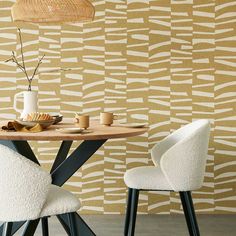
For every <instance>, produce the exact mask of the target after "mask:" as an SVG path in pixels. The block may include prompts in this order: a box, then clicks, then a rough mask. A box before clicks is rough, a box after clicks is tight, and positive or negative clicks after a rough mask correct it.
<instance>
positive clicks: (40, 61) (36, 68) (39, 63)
mask: <svg viewBox="0 0 236 236" xmlns="http://www.w3.org/2000/svg"><path fill="white" fill-rule="evenodd" d="M44 57H45V54H44V55H43V56H42V57H41V58H40V59H39V62H38V64H37V66H36V67H35V69H34V73H33V75H32V76H31V79H30V80H31V81H32V80H33V78H34V76H35V75H36V73H37V70H38V68H39V66H40V65H41V64H42V61H43V58H44Z"/></svg>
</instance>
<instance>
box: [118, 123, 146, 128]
mask: <svg viewBox="0 0 236 236" xmlns="http://www.w3.org/2000/svg"><path fill="white" fill-rule="evenodd" d="M146 125H147V124H144V123H120V126H122V127H126V128H143V127H145V126H146Z"/></svg>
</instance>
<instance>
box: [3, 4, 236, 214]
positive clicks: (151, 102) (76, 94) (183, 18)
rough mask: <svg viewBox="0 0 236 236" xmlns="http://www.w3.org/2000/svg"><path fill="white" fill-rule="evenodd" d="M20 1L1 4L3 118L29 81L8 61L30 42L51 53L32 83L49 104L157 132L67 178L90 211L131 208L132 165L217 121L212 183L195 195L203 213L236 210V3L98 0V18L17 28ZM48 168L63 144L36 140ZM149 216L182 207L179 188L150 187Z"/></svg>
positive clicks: (144, 205) (29, 52) (143, 207)
mask: <svg viewBox="0 0 236 236" xmlns="http://www.w3.org/2000/svg"><path fill="white" fill-rule="evenodd" d="M13 2H14V1H13V0H1V1H0V119H9V118H15V116H16V113H15V112H14V110H13V108H12V103H13V96H14V94H15V93H16V92H19V91H22V90H24V89H26V83H25V78H24V76H23V74H22V73H20V71H18V70H17V69H16V67H15V66H14V65H6V64H5V63H4V62H3V61H4V60H5V59H7V58H8V57H9V55H10V53H11V51H12V50H17V51H18V52H19V46H20V45H19V37H18V36H17V27H20V28H21V29H22V32H23V38H24V51H25V52H26V60H27V65H28V66H29V67H32V66H33V65H34V64H35V63H36V61H37V60H38V58H39V57H40V56H42V54H44V53H45V54H46V58H45V60H44V64H43V67H42V69H45V70H48V69H58V68H60V67H62V68H71V69H73V70H71V71H69V72H55V73H51V74H46V73H45V74H42V75H40V76H39V77H38V78H37V80H35V82H34V84H33V86H34V89H35V90H38V91H39V97H40V103H39V105H40V109H41V110H44V111H55V112H61V113H62V114H63V115H64V116H66V117H72V116H73V112H75V111H77V112H84V113H88V114H90V115H91V116H94V117H98V115H99V112H100V110H101V109H105V110H106V111H111V112H115V113H116V114H118V115H119V116H120V117H121V118H122V120H123V121H135V122H148V123H149V124H150V131H149V133H147V134H145V135H142V136H140V137H135V138H129V139H120V140H111V141H109V142H108V143H107V144H106V145H105V146H104V147H103V148H102V149H100V150H99V151H98V152H97V154H96V155H95V156H94V157H93V158H92V159H91V160H90V161H89V162H87V164H86V165H85V166H84V167H83V168H82V170H81V171H80V172H78V173H77V174H76V175H75V176H73V177H72V178H71V179H70V181H69V182H68V183H67V185H66V188H68V189H69V190H71V191H73V192H74V193H76V194H78V196H79V197H80V198H81V199H82V200H83V206H84V207H83V213H94V214H103V213H105V214H109V213H112V214H120V213H123V212H124V206H125V201H126V187H125V186H124V183H123V174H124V172H125V170H126V169H129V168H132V167H135V166H141V165H151V160H150V156H149V150H150V149H151V147H152V146H153V145H154V144H155V143H156V142H157V141H158V140H160V139H162V138H164V137H165V136H166V135H168V134H169V133H170V132H172V131H173V130H176V129H177V128H179V127H180V126H181V125H184V124H187V123H189V122H191V121H192V120H195V119H199V118H208V119H210V120H211V122H212V134H211V140H210V147H209V158H208V162H207V171H206V176H205V183H204V186H203V187H202V189H200V190H199V191H196V192H194V201H195V203H196V208H197V210H198V212H202V213H232V212H236V157H235V155H236V122H235V119H236V114H235V113H236V105H235V104H236V80H235V78H236V23H235V22H236V14H235V12H236V2H235V1H233V0H106V1H105V0H94V1H93V3H94V5H95V7H96V18H95V21H94V22H92V23H85V24H82V23H80V24H64V25H52V24H51V25H36V24H15V23H12V22H11V18H10V7H11V6H12V4H13ZM33 145H34V147H35V148H34V149H35V151H36V152H37V153H38V154H39V157H40V160H41V162H42V164H43V166H44V167H45V168H49V167H50V166H51V164H52V161H53V158H54V155H55V153H56V152H57V150H58V145H59V143H57V142H51V143H50V142H39V143H38V144H37V143H33ZM139 212H141V213H145V214H146V213H162V214H163V213H165V214H168V213H179V212H181V208H180V200H179V197H178V194H175V193H169V192H149V193H147V192H144V193H142V194H141V197H140V207H139Z"/></svg>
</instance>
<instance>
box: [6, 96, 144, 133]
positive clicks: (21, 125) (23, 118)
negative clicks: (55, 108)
mask: <svg viewBox="0 0 236 236" xmlns="http://www.w3.org/2000/svg"><path fill="white" fill-rule="evenodd" d="M23 95H24V93H23ZM17 96H18V94H17V95H16V96H15V99H16V98H17ZM15 103H16V100H15V102H14V104H15ZM37 107H38V105H37V104H36V105H34V106H33V108H32V107H30V106H29V104H28V101H24V109H23V110H19V109H18V108H16V105H14V108H15V110H16V111H18V112H20V113H21V114H20V117H19V118H17V119H15V120H12V121H7V122H6V123H7V124H5V125H3V126H2V131H11V132H12V131H15V132H32V133H37V132H43V131H45V130H47V129H48V128H51V129H54V128H53V127H54V126H55V125H58V124H59V126H60V124H63V122H64V120H65V121H66V122H67V123H66V124H67V126H68V125H70V127H59V128H58V126H57V128H55V131H57V132H60V133H64V134H88V133H92V132H93V127H92V126H91V121H93V123H94V122H95V123H96V122H97V123H99V124H100V125H101V126H103V127H104V128H109V127H112V128H114V127H123V128H135V129H138V128H145V127H147V124H146V123H125V122H119V116H118V115H115V114H113V113H112V112H100V116H99V120H98V119H94V118H93V117H90V116H89V115H87V114H82V113H78V112H76V113H75V114H74V119H73V120H72V121H71V119H68V118H65V119H64V117H63V115H61V114H59V113H53V112H51V113H50V112H49V113H47V112H38V111H35V110H37ZM25 110H26V111H30V110H34V111H33V112H32V111H31V112H29V113H26V112H25ZM63 119H64V120H63ZM120 119H122V117H121V118H120ZM68 120H69V123H68Z"/></svg>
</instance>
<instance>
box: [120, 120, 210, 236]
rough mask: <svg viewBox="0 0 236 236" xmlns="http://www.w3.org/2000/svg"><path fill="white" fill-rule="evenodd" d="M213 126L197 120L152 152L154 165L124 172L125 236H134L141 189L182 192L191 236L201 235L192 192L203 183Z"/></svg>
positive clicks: (174, 133)
mask: <svg viewBox="0 0 236 236" xmlns="http://www.w3.org/2000/svg"><path fill="white" fill-rule="evenodd" d="M209 135H210V123H209V121H208V120H198V121H195V122H193V123H191V124H188V125H186V126H184V127H182V128H180V129H178V130H177V131H175V132H173V133H172V134H170V135H169V136H168V137H166V138H165V139H163V140H162V141H160V142H159V143H157V144H156V145H155V146H154V147H153V149H152V150H151V156H152V160H153V163H154V166H146V167H137V168H134V169H131V170H128V171H127V172H126V173H125V176H124V181H125V184H126V185H127V186H128V188H129V191H128V203H127V211H126V221H125V229H124V235H125V236H128V235H129V236H133V235H134V232H135V222H136V215H137V206H138V197H139V190H150V191H152V190H153V191H158V190H160V191H175V192H179V194H180V198H181V202H182V205H183V210H184V214H185V218H186V222H187V226H188V230H189V234H190V235H191V236H199V235H200V232H199V228H198V224H197V220H196V216H195V212H194V207H193V202H192V197H191V191H192V190H196V189H199V188H200V187H201V186H202V184H203V179H204V173H205V166H206V159H207V151H208V142H209Z"/></svg>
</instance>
